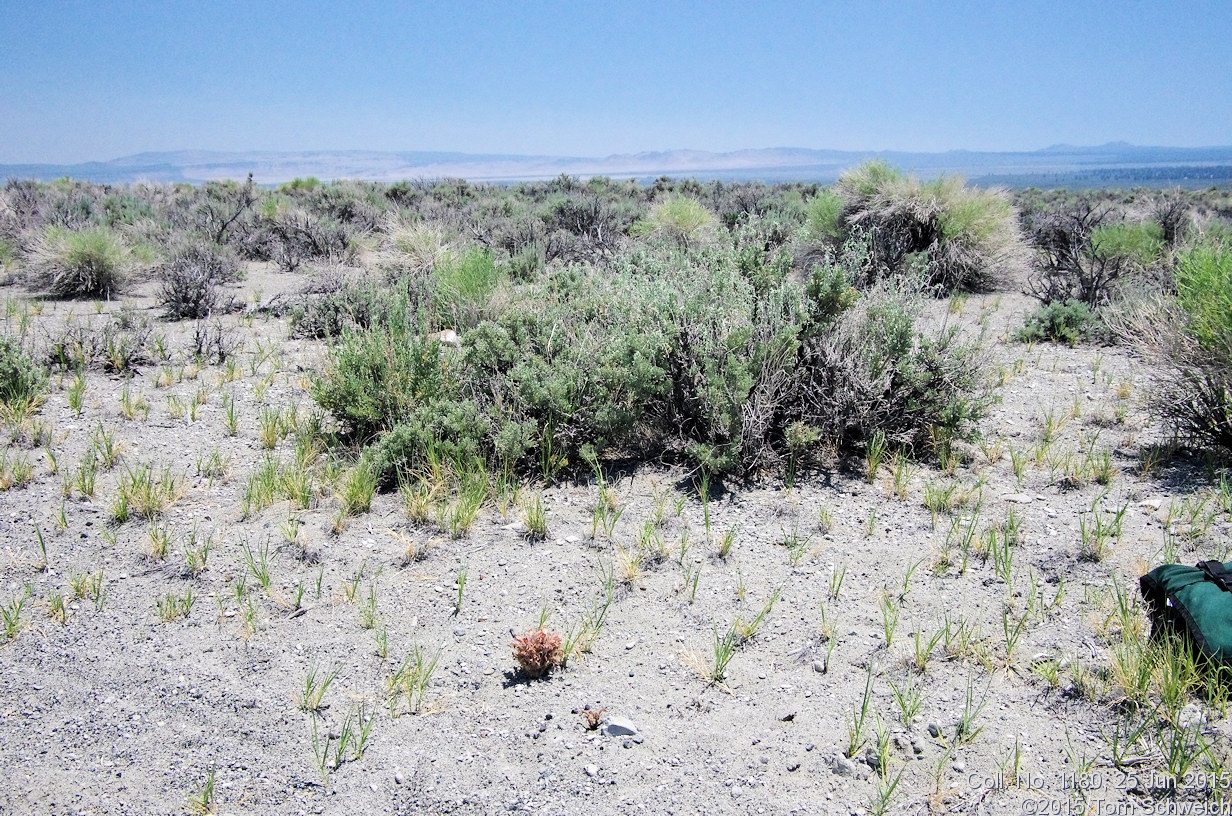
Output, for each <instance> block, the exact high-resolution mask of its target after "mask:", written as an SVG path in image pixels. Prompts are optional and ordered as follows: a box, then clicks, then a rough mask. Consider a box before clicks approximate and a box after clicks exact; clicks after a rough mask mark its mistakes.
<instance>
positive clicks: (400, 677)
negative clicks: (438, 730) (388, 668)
mask: <svg viewBox="0 0 1232 816" xmlns="http://www.w3.org/2000/svg"><path fill="white" fill-rule="evenodd" d="M438 660H440V652H437V653H436V654H433V655H429V654H428V652H427V651H426V650H424V649H422V648H421V647H420V646H419V645H418V644H416V645H415V646H414V647H413V648H412V649H411V653H410V654H409V655H407V657H406V660H404V661H402V665H401V666H399V667H398V669H397V671H395V672H394V673H393V674H391V675H390V677H389V679H388V680H387V681H386V687H387V688H388V690H389V714H390V716H391V717H396V716H397V712H398V699H399V698H400V697H403V698H405V699H406V708H407V710H408V711H409V712H411V713H412V714H414V713H417V712H418V711H419V710H420V708H421V706H423V698H424V694H425V693H426V692H427V690H428V686H429V684H430V683H431V682H432V673H433V672H434V671H436V664H437V661H438Z"/></svg>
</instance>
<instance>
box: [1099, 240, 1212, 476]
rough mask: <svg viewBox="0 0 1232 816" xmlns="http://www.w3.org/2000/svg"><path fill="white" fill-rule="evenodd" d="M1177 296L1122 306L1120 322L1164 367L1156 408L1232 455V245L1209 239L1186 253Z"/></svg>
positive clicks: (1184, 430)
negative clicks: (1229, 246)
mask: <svg viewBox="0 0 1232 816" xmlns="http://www.w3.org/2000/svg"><path fill="white" fill-rule="evenodd" d="M1175 280H1176V287H1177V292H1176V295H1175V296H1173V297H1168V296H1165V297H1158V296H1155V297H1147V298H1141V299H1139V300H1136V301H1133V302H1131V303H1128V304H1126V305H1125V306H1123V307H1122V308H1121V309H1120V310H1119V312H1118V313H1116V314H1115V320H1114V328H1115V330H1116V331H1117V333H1118V334H1119V335H1120V336H1121V337H1122V338H1123V339H1124V340H1125V341H1126V342H1128V343H1130V344H1132V345H1134V346H1135V347H1136V348H1138V349H1139V350H1140V351H1142V352H1143V353H1145V354H1146V355H1147V356H1149V357H1151V358H1153V359H1154V360H1155V361H1157V362H1158V363H1159V364H1160V365H1161V368H1162V370H1161V373H1160V374H1161V375H1160V377H1159V379H1158V383H1157V387H1156V388H1154V389H1153V390H1152V394H1151V404H1152V408H1153V409H1154V411H1155V412H1156V413H1157V414H1158V415H1160V416H1162V417H1163V418H1164V419H1165V420H1167V421H1168V422H1169V423H1171V425H1172V426H1173V428H1175V430H1176V432H1177V434H1178V435H1179V436H1181V437H1183V438H1186V439H1188V440H1191V441H1193V442H1195V443H1197V444H1200V445H1207V446H1213V447H1218V448H1222V449H1223V450H1224V451H1225V452H1226V453H1232V316H1230V315H1232V312H1230V311H1229V310H1230V309H1232V251H1229V248H1228V245H1227V244H1223V243H1221V242H1209V241H1207V242H1203V243H1200V244H1198V245H1195V246H1193V247H1190V248H1189V249H1187V250H1185V251H1183V252H1182V253H1181V254H1180V255H1179V257H1178V260H1177V267H1176V270H1175Z"/></svg>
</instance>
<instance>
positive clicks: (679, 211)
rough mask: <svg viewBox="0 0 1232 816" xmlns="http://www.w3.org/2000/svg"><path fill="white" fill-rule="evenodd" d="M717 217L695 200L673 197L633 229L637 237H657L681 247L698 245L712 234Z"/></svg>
mask: <svg viewBox="0 0 1232 816" xmlns="http://www.w3.org/2000/svg"><path fill="white" fill-rule="evenodd" d="M713 226H714V215H712V214H711V212H710V211H709V210H707V209H706V207H705V205H703V204H702V203H701V202H699V201H697V200H696V199H694V198H690V197H689V196H686V195H681V194H679V193H672V194H670V195H667V196H665V197H663V198H662V199H660V200H659V202H658V203H657V204H655V205H654V206H653V207H651V208H650V212H649V213H647V214H646V216H645V217H644V218H642V219H641V220H639V221H637V222H635V223H634V224H633V225H632V226H631V227H630V230H629V231H630V233H631V234H633V235H637V236H643V235H658V236H662V237H663V238H666V239H667V240H669V241H672V242H674V243H676V244H678V245H680V246H690V245H696V244H697V243H698V242H701V241H704V240H705V238H706V237H707V236H709V235H710V234H711V230H712V228H713Z"/></svg>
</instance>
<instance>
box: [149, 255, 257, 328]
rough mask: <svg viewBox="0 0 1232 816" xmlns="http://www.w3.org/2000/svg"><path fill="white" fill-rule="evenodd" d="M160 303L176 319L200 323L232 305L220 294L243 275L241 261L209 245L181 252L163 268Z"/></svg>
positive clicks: (159, 294)
mask: <svg viewBox="0 0 1232 816" xmlns="http://www.w3.org/2000/svg"><path fill="white" fill-rule="evenodd" d="M158 271H159V285H158V301H159V303H160V304H162V307H163V312H164V314H166V316H167V317H169V318H171V319H173V320H184V319H190V320H197V319H200V318H203V317H208V316H209V315H210V314H211V313H213V312H214V311H216V310H219V309H220V308H223V309H225V308H226V307H228V306H229V305H230V303H229V301H224V300H223V298H222V296H221V295H220V293H219V291H218V287H219V285H220V284H225V283H229V282H231V281H233V280H235V278H236V277H237V275H238V274H239V262H238V261H237V260H236V259H235V258H234V256H232V255H231V254H230V253H229V252H228V251H226V250H225V249H222V248H220V247H217V246H215V245H212V244H207V243H194V244H189V245H187V246H184V247H181V248H180V249H178V250H177V251H176V252H175V254H174V255H172V256H171V259H170V260H169V261H168V262H167V263H165V264H163V265H162V266H161V267H160V268H159V270H158Z"/></svg>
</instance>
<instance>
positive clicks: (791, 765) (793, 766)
mask: <svg viewBox="0 0 1232 816" xmlns="http://www.w3.org/2000/svg"><path fill="white" fill-rule="evenodd" d="M787 770H788V772H791V771H798V770H800V763H799V762H795V761H793V762H789V763H787Z"/></svg>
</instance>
